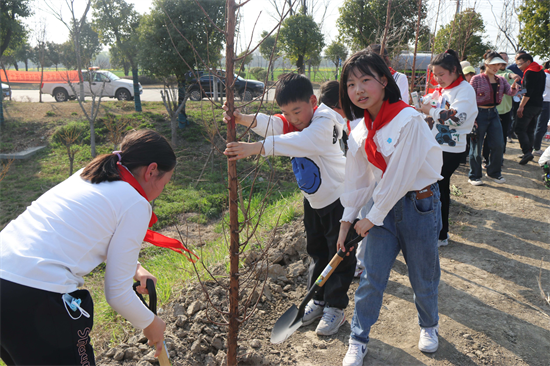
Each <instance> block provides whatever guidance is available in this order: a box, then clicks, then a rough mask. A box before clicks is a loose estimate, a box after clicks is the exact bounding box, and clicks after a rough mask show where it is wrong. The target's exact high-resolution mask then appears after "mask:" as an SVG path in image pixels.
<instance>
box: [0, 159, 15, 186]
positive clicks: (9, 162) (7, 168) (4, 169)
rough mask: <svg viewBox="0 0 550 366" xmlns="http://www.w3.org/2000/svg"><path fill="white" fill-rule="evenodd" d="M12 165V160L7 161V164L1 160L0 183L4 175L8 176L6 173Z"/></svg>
mask: <svg viewBox="0 0 550 366" xmlns="http://www.w3.org/2000/svg"><path fill="white" fill-rule="evenodd" d="M12 163H13V159H10V160H8V162H7V163H4V161H3V160H2V169H1V170H0V182H1V181H2V179H4V177H5V176H6V174H8V171H9V170H10V166H11V164H12Z"/></svg>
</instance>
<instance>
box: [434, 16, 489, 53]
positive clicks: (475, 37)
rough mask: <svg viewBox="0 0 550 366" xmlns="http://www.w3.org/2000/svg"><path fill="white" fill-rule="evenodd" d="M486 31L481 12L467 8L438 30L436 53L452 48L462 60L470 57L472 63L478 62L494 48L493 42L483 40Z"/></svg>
mask: <svg viewBox="0 0 550 366" xmlns="http://www.w3.org/2000/svg"><path fill="white" fill-rule="evenodd" d="M484 33H485V25H484V24H483V18H482V17H481V14H479V13H478V12H476V11H475V10H474V9H466V10H464V11H462V12H460V13H458V14H456V15H455V18H454V19H453V20H452V21H451V22H450V23H449V24H447V25H445V26H443V27H442V28H441V29H440V30H439V31H438V32H437V35H436V37H435V47H434V53H441V52H445V50H446V49H449V48H452V49H453V50H455V51H456V52H457V54H458V57H459V59H460V60H461V61H462V60H466V59H468V61H469V62H470V63H472V64H475V63H478V62H480V61H481V59H482V57H483V54H484V53H485V52H486V51H487V50H488V49H491V48H492V46H491V44H489V43H486V42H484V41H483V34H484Z"/></svg>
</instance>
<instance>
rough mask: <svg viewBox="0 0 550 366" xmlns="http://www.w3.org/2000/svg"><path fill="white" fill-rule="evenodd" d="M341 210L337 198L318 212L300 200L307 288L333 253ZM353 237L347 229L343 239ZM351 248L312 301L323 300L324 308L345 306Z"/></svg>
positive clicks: (350, 275) (353, 260) (350, 274)
mask: <svg viewBox="0 0 550 366" xmlns="http://www.w3.org/2000/svg"><path fill="white" fill-rule="evenodd" d="M343 213H344V207H343V206H342V204H341V203H340V199H338V200H337V201H335V202H333V203H332V204H330V205H328V206H327V207H324V208H322V209H314V208H312V207H311V205H310V204H309V202H308V200H307V199H304V226H305V228H306V241H307V253H308V254H309V256H310V257H311V264H310V266H309V273H308V289H309V288H311V286H313V284H314V283H315V280H317V277H319V275H320V274H321V273H322V272H323V269H325V267H326V266H327V264H329V262H330V260H331V259H332V257H334V255H335V254H336V253H337V250H336V242H337V241H338V234H339V233H340V219H341V218H342V214H343ZM356 235H357V234H356V233H355V230H354V229H353V227H351V228H350V230H349V233H348V237H347V240H350V239H353V238H354V237H355V236H356ZM356 261H357V259H356V258H355V249H354V250H353V251H352V252H350V254H349V256H346V257H344V260H342V262H340V265H338V267H337V268H336V269H335V270H334V272H333V273H332V275H331V276H330V278H329V279H328V280H327V282H326V283H325V285H324V286H323V287H321V288H320V289H319V291H318V292H317V294H316V295H315V296H314V297H313V299H314V300H318V301H325V303H326V305H327V306H330V307H333V308H338V309H345V308H346V307H347V306H348V303H349V298H348V289H349V286H350V284H351V281H353V274H354V272H355V263H356Z"/></svg>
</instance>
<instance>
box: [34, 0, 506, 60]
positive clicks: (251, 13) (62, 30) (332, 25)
mask: <svg viewBox="0 0 550 366" xmlns="http://www.w3.org/2000/svg"><path fill="white" fill-rule="evenodd" d="M49 1H50V3H54V4H56V6H57V9H62V10H63V15H64V17H65V18H66V19H69V11H68V8H67V6H66V5H65V1H66V0H49ZM126 1H128V2H129V3H132V4H134V7H135V9H136V10H137V11H138V12H140V13H148V12H149V11H150V8H151V7H152V4H153V0H126ZM279 1H280V0H279ZM394 1H395V0H394ZM397 1H400V0H397ZM427 1H428V4H429V5H428V9H429V11H428V25H429V26H430V28H432V30H433V28H434V24H435V13H436V12H437V7H438V3H439V2H441V11H440V16H439V19H438V29H439V28H440V26H441V25H444V24H447V23H448V22H449V21H450V20H451V19H452V17H453V15H454V12H455V9H456V1H457V0H427ZM460 1H461V8H462V9H465V8H468V7H472V6H474V5H475V8H476V10H477V11H478V12H480V13H481V14H482V16H483V18H484V21H485V27H486V39H487V40H489V41H491V42H492V43H495V40H496V37H497V34H498V29H497V27H496V25H495V18H494V16H493V14H492V12H491V6H493V9H494V12H495V14H496V15H497V17H500V12H501V8H502V2H503V0H460ZM237 2H239V0H237ZM343 2H344V0H318V3H317V4H318V5H317V8H318V9H319V10H318V11H317V12H316V13H315V14H314V16H315V18H316V21H318V22H320V21H321V17H322V11H321V10H322V8H323V4H324V3H327V4H328V9H327V12H326V15H325V19H324V22H323V27H322V31H323V33H324V34H325V43H326V44H327V45H328V44H330V43H331V42H332V41H334V40H335V39H336V38H337V36H338V29H337V27H336V20H337V19H338V16H339V12H338V8H339V7H340V6H341V5H342V3H343ZM85 3H86V1H85V0H75V5H76V10H77V11H76V14H77V16H78V15H81V14H82V13H83V11H84V6H85ZM43 4H44V3H43V0H34V6H33V8H34V10H35V15H34V16H33V17H32V18H30V19H29V20H27V23H28V24H29V27H30V29H38V28H39V27H38V24H40V22H41V21H42V20H44V21H45V23H46V25H47V38H48V39H49V40H50V41H53V42H56V43H63V42H65V41H66V40H67V39H68V37H69V31H68V29H67V28H66V27H65V26H64V25H63V24H62V23H61V22H60V21H59V20H57V19H56V18H55V17H54V16H53V15H51V14H50V11H49V9H48V8H47V7H46V6H45V5H43ZM241 9H242V12H243V14H242V15H243V19H245V20H246V21H245V22H244V23H243V24H241V30H242V35H241V36H240V37H239V39H238V40H237V42H238V47H239V48H240V49H239V50H238V51H240V50H241V47H240V46H239V44H242V45H245V44H248V42H250V37H251V34H252V30H253V27H254V23H255V22H256V19H258V16H259V17H260V18H259V20H258V22H257V25H256V31H255V32H254V39H253V40H252V44H253V45H255V44H257V42H258V41H259V38H260V36H259V35H260V33H261V32H262V31H264V30H271V28H272V27H273V26H274V25H275V24H276V21H275V20H274V19H273V17H272V16H271V15H273V14H275V11H274V8H273V6H272V5H271V4H270V1H269V0H250V2H249V3H248V4H246V5H245V6H243V7H242V8H241ZM91 13H92V12H91V11H90V12H89V18H91ZM34 43H35V40H34V37H33V35H32V34H31V44H34ZM503 47H504V45H503V46H502V47H500V49H499V50H502V48H503ZM507 47H508V51H510V52H511V51H512V48H511V47H510V46H509V45H508V46H507Z"/></svg>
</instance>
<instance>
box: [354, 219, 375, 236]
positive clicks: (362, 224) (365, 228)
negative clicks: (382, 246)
mask: <svg viewBox="0 0 550 366" xmlns="http://www.w3.org/2000/svg"><path fill="white" fill-rule="evenodd" d="M373 226H374V224H373V223H372V222H370V220H369V219H363V220H359V221H357V223H356V224H355V227H354V228H355V231H356V232H357V234H359V235H361V236H362V237H365V236H367V233H368V232H369V230H370V229H372V227H373Z"/></svg>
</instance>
